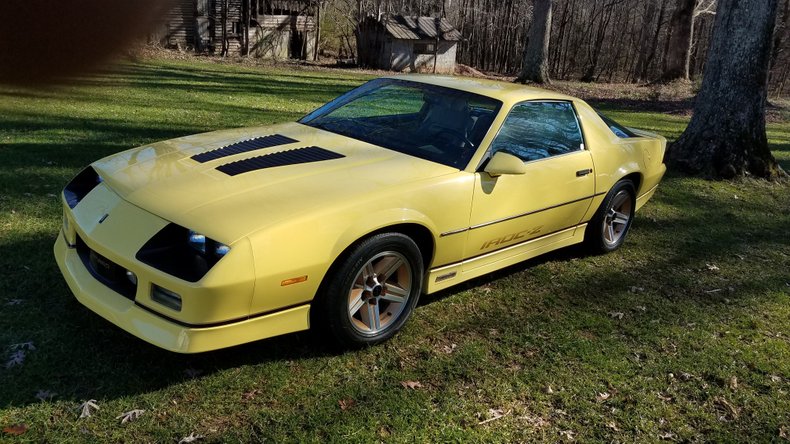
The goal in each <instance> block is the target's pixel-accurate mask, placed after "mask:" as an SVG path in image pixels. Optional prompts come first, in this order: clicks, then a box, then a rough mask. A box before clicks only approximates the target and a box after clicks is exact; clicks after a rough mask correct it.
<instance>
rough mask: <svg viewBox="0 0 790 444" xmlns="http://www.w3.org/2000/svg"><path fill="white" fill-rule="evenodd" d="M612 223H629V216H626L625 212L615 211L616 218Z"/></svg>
mask: <svg viewBox="0 0 790 444" xmlns="http://www.w3.org/2000/svg"><path fill="white" fill-rule="evenodd" d="M612 223H613V224H618V225H625V224H627V223H628V216H626V215H625V214H623V213H620V212H617V211H615V213H614V218H613V219H612Z"/></svg>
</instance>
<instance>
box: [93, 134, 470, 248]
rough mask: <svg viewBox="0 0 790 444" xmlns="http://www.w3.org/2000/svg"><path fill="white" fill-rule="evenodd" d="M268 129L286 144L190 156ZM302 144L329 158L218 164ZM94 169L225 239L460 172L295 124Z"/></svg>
mask: <svg viewBox="0 0 790 444" xmlns="http://www.w3.org/2000/svg"><path fill="white" fill-rule="evenodd" d="M269 135H278V137H277V139H276V140H277V141H279V142H286V143H285V144H282V145H278V146H273V147H268V148H263V149H255V150H252V151H248V152H242V153H237V154H231V155H227V156H225V157H221V158H217V159H210V160H207V161H204V162H199V161H197V160H195V159H193V158H192V157H193V156H195V155H198V154H200V153H206V152H211V151H213V150H218V149H221V148H223V147H227V146H229V145H233V144H237V143H239V142H243V141H245V140H249V139H253V138H258V137H265V136H269ZM279 136H285V137H287V138H290V139H293V141H294V142H293V143H287V142H290V141H289V140H288V139H284V138H282V137H279ZM305 147H319V148H322V149H324V150H327V151H328V152H329V153H330V154H331V155H330V156H328V157H333V158H331V159H326V160H322V159H321V157H320V156H319V158H318V160H315V159H309V160H310V161H309V162H307V163H288V161H287V156H285V157H286V161H285V164H284V165H278V166H274V167H266V168H263V169H257V170H253V171H248V172H243V173H240V174H236V175H229V174H226V173H225V172H222V171H220V170H218V169H217V167H220V166H222V165H227V164H230V163H233V162H236V161H239V160H245V159H250V158H255V157H259V156H264V155H268V154H272V153H278V152H286V151H292V150H296V151H300V150H298V148H305ZM313 150H314V149H313ZM214 152H219V153H222V154H228V150H224V151H214ZM321 152H323V151H321ZM340 156H342V157H340ZM204 157H205V156H204ZM276 157H278V158H282V157H283V156H276ZM324 157H327V156H324ZM270 158H271V157H269V159H270ZM202 160H205V158H204V159H202ZM281 163H282V162H281ZM237 165H238V164H237ZM93 167H94V168H95V169H96V170H97V171H98V173H99V175H100V176H102V178H103V179H104V181H105V183H106V184H107V185H108V186H109V187H110V188H112V189H113V190H114V191H115V192H116V193H118V194H119V195H120V196H121V197H122V198H123V199H125V200H127V201H128V202H130V203H132V204H134V205H136V206H138V207H140V208H143V209H144V210H146V211H149V212H151V213H153V214H156V215H158V216H160V217H162V218H164V219H167V220H169V221H172V222H175V223H177V224H179V225H182V226H185V227H187V228H190V229H194V230H197V231H201V232H203V233H204V234H206V235H209V236H212V237H214V238H215V239H216V240H218V241H221V242H228V243H230V242H233V241H235V240H237V239H239V238H240V237H243V236H245V235H247V234H249V233H251V232H253V231H256V230H258V229H261V228H264V227H265V226H267V225H269V224H274V223H278V222H282V221H283V220H287V219H288V218H292V217H297V216H299V215H303V214H304V213H306V212H309V211H318V210H320V209H322V208H326V207H327V206H330V205H348V203H349V202H364V199H365V198H366V197H367V198H375V195H377V194H381V193H385V192H386V191H389V190H392V189H393V187H398V186H402V185H404V184H406V183H411V182H416V181H420V180H426V179H430V178H433V177H437V176H441V175H445V174H450V173H453V172H457V171H458V170H457V169H455V168H451V167H447V166H444V165H441V164H438V163H434V162H429V161H426V160H422V159H419V158H416V157H412V156H409V155H405V154H401V153H398V152H395V151H392V150H388V149H385V148H381V147H378V146H375V145H371V144H368V143H365V142H361V141H359V140H356V139H352V138H348V137H344V136H340V135H337V134H333V133H330V132H327V131H323V130H319V129H315V128H311V127H308V126H305V125H302V124H298V123H288V124H282V125H275V126H269V127H259V128H244V129H235V130H225V131H217V132H212V133H205V134H198V135H193V136H187V137H181V138H178V139H173V140H168V141H164V142H159V143H155V144H151V145H145V146H142V147H139V148H135V149H132V150H129V151H125V152H122V153H119V154H116V155H113V156H110V157H107V158H104V159H102V160H100V161H98V162H96V163H94V164H93Z"/></svg>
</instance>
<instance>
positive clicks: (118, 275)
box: [77, 236, 137, 301]
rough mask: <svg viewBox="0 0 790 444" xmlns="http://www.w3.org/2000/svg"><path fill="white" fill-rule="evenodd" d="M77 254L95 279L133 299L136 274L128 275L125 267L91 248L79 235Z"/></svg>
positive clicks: (135, 290) (135, 288)
mask: <svg viewBox="0 0 790 444" xmlns="http://www.w3.org/2000/svg"><path fill="white" fill-rule="evenodd" d="M77 254H79V256H80V259H82V263H83V264H84V265H85V268H87V269H88V272H90V274H91V275H92V276H93V277H94V278H96V280H97V281H99V282H101V283H102V284H104V285H106V286H107V287H109V288H110V289H111V290H113V291H115V292H116V293H118V294H120V295H121V296H123V297H125V298H127V299H130V300H132V301H133V300H134V297H135V295H136V294H137V276H135V275H134V273H131V275H129V273H128V270H127V269H126V268H124V267H121V266H120V265H118V264H116V263H115V262H113V261H111V260H109V259H107V258H106V257H104V256H102V255H100V254H99V253H97V252H95V251H93V250H91V249H90V247H88V245H86V244H85V242H84V241H83V240H82V239H81V238H80V237H79V236H77Z"/></svg>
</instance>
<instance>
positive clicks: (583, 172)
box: [576, 168, 592, 177]
mask: <svg viewBox="0 0 790 444" xmlns="http://www.w3.org/2000/svg"><path fill="white" fill-rule="evenodd" d="M590 173H592V168H587V169H586V170H579V171H577V172H576V177H582V176H586V175H588V174H590Z"/></svg>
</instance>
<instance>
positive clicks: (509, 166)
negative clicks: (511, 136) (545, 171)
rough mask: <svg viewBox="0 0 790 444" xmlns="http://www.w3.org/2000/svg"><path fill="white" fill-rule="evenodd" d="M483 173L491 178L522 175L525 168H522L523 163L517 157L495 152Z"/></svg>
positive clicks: (525, 170)
mask: <svg viewBox="0 0 790 444" xmlns="http://www.w3.org/2000/svg"><path fill="white" fill-rule="evenodd" d="M483 171H485V172H486V173H488V174H489V175H491V176H492V177H497V176H502V175H505V174H524V173H526V172H527V167H526V166H524V161H523V160H521V159H519V158H518V157H516V156H514V155H512V154H508V153H505V152H503V151H497V152H496V153H495V154H494V157H492V158H491V160H489V161H488V164H487V165H486V167H485V169H483Z"/></svg>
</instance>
